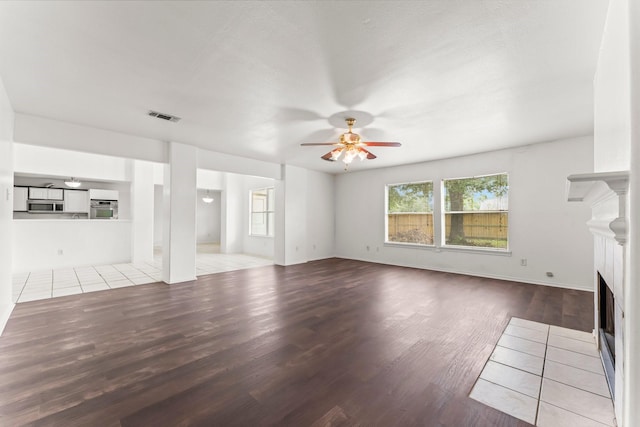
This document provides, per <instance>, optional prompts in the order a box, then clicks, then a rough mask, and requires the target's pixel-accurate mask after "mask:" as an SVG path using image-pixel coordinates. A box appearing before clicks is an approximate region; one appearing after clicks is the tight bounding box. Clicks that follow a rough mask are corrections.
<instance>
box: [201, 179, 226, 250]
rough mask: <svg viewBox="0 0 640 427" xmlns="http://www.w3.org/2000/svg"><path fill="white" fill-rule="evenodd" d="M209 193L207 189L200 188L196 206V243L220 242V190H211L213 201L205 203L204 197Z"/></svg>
mask: <svg viewBox="0 0 640 427" xmlns="http://www.w3.org/2000/svg"><path fill="white" fill-rule="evenodd" d="M205 194H207V190H203V189H199V190H198V200H197V206H196V221H197V224H196V243H220V228H221V221H222V219H221V218H220V198H221V192H220V191H211V190H209V195H210V196H211V197H213V202H211V203H205V202H203V201H202V197H204V195H205Z"/></svg>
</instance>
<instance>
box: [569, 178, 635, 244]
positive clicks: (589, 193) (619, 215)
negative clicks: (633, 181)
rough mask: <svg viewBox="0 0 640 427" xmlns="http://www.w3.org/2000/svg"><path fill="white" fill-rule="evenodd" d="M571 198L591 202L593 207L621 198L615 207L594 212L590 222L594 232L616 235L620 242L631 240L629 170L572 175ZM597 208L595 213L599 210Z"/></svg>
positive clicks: (571, 200)
mask: <svg viewBox="0 0 640 427" xmlns="http://www.w3.org/2000/svg"><path fill="white" fill-rule="evenodd" d="M567 181H568V183H569V185H568V191H567V199H568V201H570V202H582V201H589V202H591V206H592V207H594V208H595V207H597V206H598V205H605V204H606V202H607V201H609V200H610V199H611V198H617V199H618V200H617V203H616V204H615V205H614V208H613V210H609V212H607V213H605V212H602V213H601V214H600V215H594V218H593V219H592V220H591V221H589V222H588V224H587V225H588V226H589V228H590V229H591V232H593V233H595V234H600V235H605V236H607V237H613V238H614V239H615V240H616V241H617V242H618V243H619V244H621V245H624V244H625V243H626V241H627V220H626V218H625V211H626V199H627V197H626V195H627V191H628V189H629V172H628V171H620V172H598V173H583V174H575V175H569V176H568V177H567ZM595 211H596V210H595V209H594V213H595Z"/></svg>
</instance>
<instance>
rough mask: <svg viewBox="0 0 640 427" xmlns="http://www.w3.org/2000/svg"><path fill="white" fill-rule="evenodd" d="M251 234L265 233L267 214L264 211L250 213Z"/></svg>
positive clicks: (261, 234)
mask: <svg viewBox="0 0 640 427" xmlns="http://www.w3.org/2000/svg"><path fill="white" fill-rule="evenodd" d="M251 234H255V235H259V236H266V235H267V214H266V213H264V212H253V213H251Z"/></svg>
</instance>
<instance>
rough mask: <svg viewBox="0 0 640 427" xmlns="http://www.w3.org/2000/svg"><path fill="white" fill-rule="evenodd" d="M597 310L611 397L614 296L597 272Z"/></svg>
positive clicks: (612, 388)
mask: <svg viewBox="0 0 640 427" xmlns="http://www.w3.org/2000/svg"><path fill="white" fill-rule="evenodd" d="M598 300H599V301H598V303H599V304H598V308H599V309H598V312H599V315H600V316H599V317H600V319H599V320H600V325H599V326H600V327H599V331H598V333H599V336H600V339H599V342H600V353H601V355H602V362H603V364H604V370H605V374H606V376H607V383H608V384H609V390H610V391H611V397H614V394H615V389H616V387H615V367H616V340H615V337H616V328H615V297H614V295H613V292H612V291H611V288H609V286H608V285H607V282H605V280H604V279H603V278H602V276H601V275H600V273H598Z"/></svg>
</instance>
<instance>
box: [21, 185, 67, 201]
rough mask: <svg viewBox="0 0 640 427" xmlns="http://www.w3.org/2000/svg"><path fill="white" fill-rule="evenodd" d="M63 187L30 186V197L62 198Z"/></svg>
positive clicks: (40, 198) (39, 198)
mask: <svg viewBox="0 0 640 427" xmlns="http://www.w3.org/2000/svg"><path fill="white" fill-rule="evenodd" d="M62 198H63V190H62V188H39V187H29V199H31V200H62Z"/></svg>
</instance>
